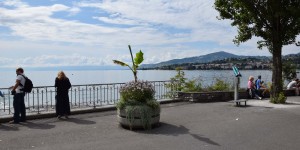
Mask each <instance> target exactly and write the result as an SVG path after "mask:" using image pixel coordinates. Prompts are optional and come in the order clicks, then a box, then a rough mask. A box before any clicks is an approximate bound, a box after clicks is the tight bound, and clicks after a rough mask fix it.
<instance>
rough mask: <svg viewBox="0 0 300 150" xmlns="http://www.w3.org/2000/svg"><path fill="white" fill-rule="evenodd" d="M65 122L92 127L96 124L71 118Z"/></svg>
mask: <svg viewBox="0 0 300 150" xmlns="http://www.w3.org/2000/svg"><path fill="white" fill-rule="evenodd" d="M64 121H67V122H73V123H76V124H81V125H91V124H96V122H95V121H90V120H84V119H79V118H69V119H64Z"/></svg>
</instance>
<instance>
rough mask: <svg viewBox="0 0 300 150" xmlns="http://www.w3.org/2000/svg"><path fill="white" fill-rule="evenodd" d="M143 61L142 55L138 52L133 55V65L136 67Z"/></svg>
mask: <svg viewBox="0 0 300 150" xmlns="http://www.w3.org/2000/svg"><path fill="white" fill-rule="evenodd" d="M143 61H144V53H143V52H142V51H141V50H140V51H139V52H138V53H136V54H135V58H134V64H135V65H136V66H137V67H138V66H139V64H141V63H142V62H143Z"/></svg>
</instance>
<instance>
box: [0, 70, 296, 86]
mask: <svg viewBox="0 0 300 150" xmlns="http://www.w3.org/2000/svg"><path fill="white" fill-rule="evenodd" d="M184 72H185V75H186V78H188V79H200V80H201V82H202V85H204V86H206V85H210V84H212V83H213V82H214V81H215V79H216V78H219V79H222V80H225V81H227V82H233V79H234V75H233V71H231V70H187V71H184ZM240 72H241V74H242V77H241V87H246V86H247V81H248V77H249V76H250V75H252V76H254V77H255V78H257V76H258V75H262V80H263V81H265V82H266V83H267V82H270V81H271V79H272V72H271V71H270V70H241V71H240ZM65 73H66V75H67V76H68V77H69V78H70V81H71V83H72V84H73V85H83V84H102V83H123V82H128V81H131V80H133V75H132V73H131V71H130V70H95V71H65ZM0 74H1V78H0V87H1V88H7V87H10V86H12V85H13V84H14V82H15V77H16V74H15V72H14V70H12V71H1V72H0ZM25 74H26V75H27V76H28V77H29V78H30V79H31V80H32V81H33V84H34V86H53V85H54V80H55V77H56V76H57V71H25ZM175 75H176V71H173V70H140V71H138V77H139V79H141V80H148V81H165V80H170V78H171V77H174V76H175ZM298 77H299V74H298Z"/></svg>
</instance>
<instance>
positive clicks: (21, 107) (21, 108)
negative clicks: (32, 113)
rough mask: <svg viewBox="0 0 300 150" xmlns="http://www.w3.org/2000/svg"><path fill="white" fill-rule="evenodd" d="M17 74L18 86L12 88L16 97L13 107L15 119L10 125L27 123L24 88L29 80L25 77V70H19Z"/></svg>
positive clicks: (12, 92)
mask: <svg viewBox="0 0 300 150" xmlns="http://www.w3.org/2000/svg"><path fill="white" fill-rule="evenodd" d="M16 74H17V79H16V84H15V85H14V86H12V87H11V88H12V90H11V94H12V95H14V101H13V106H14V116H13V119H14V120H12V121H10V123H16V124H17V123H20V122H25V121H26V110H25V102H24V97H25V91H24V86H25V82H26V79H28V78H27V77H26V76H25V75H24V70H23V68H17V70H16ZM20 115H21V116H20Z"/></svg>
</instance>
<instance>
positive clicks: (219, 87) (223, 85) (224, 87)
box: [208, 79, 231, 91]
mask: <svg viewBox="0 0 300 150" xmlns="http://www.w3.org/2000/svg"><path fill="white" fill-rule="evenodd" d="M230 87H231V85H230V84H229V83H227V82H225V81H223V80H221V79H216V82H215V84H213V85H212V86H210V87H208V89H209V90H210V91H229V90H230Z"/></svg>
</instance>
